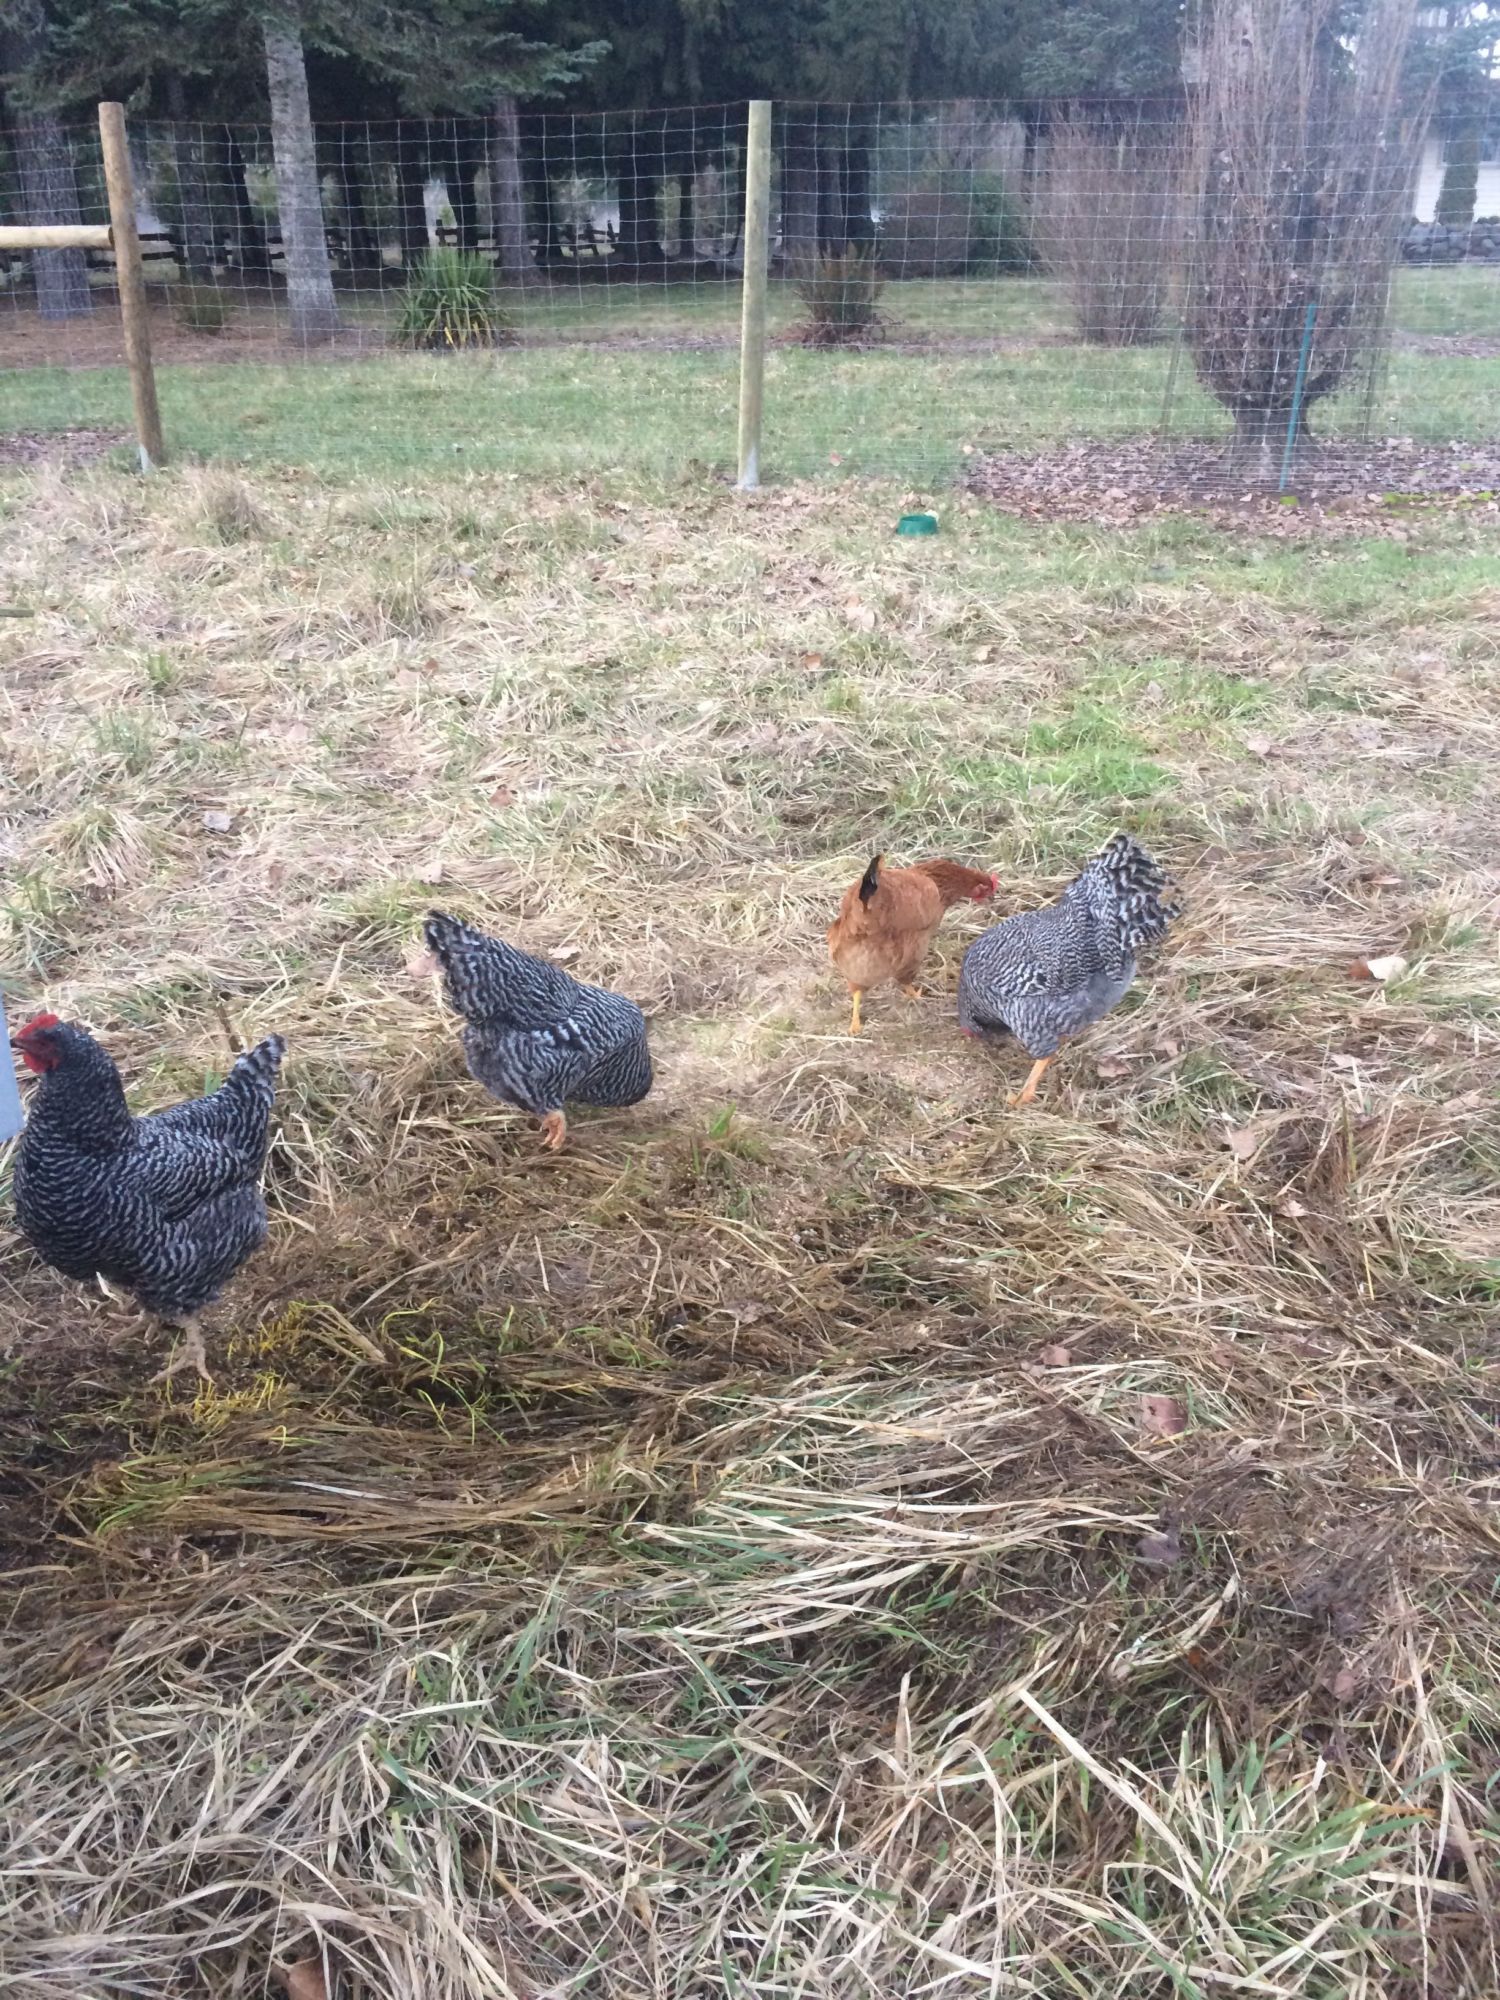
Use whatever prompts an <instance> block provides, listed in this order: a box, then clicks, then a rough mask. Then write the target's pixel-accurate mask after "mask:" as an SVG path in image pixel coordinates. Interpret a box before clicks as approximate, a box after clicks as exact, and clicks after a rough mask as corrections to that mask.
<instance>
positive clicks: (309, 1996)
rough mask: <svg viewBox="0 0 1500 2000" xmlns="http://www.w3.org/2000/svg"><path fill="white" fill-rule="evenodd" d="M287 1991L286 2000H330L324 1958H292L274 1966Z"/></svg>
mask: <svg viewBox="0 0 1500 2000" xmlns="http://www.w3.org/2000/svg"><path fill="white" fill-rule="evenodd" d="M273 1970H274V1973H275V1976H276V1978H277V1979H279V1980H280V1981H281V1984H282V1986H283V1987H284V1988H285V1991H286V2000H328V1981H327V1980H326V1979H325V1978H324V1976H323V1960H322V1958H321V1957H318V1958H298V1959H292V1960H289V1961H286V1962H283V1963H282V1964H279V1965H277V1966H275V1967H274V1968H273Z"/></svg>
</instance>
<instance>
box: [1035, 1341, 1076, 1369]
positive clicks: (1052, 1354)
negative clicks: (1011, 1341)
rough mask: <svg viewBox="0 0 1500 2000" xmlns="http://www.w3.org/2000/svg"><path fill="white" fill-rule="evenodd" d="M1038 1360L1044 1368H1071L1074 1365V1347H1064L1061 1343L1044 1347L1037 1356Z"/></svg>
mask: <svg viewBox="0 0 1500 2000" xmlns="http://www.w3.org/2000/svg"><path fill="white" fill-rule="evenodd" d="M1037 1360H1038V1361H1040V1362H1041V1364H1042V1366H1043V1367H1044V1368H1070V1367H1071V1366H1072V1365H1073V1353H1072V1349H1071V1348H1067V1347H1063V1346H1061V1345H1060V1344H1059V1345H1057V1346H1054V1347H1044V1348H1043V1349H1042V1351H1041V1353H1040V1354H1039V1355H1038V1356H1037Z"/></svg>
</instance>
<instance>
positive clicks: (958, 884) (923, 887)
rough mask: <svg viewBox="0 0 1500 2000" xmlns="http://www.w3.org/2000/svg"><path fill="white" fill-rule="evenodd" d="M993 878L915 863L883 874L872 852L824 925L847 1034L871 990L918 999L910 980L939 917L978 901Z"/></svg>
mask: <svg viewBox="0 0 1500 2000" xmlns="http://www.w3.org/2000/svg"><path fill="white" fill-rule="evenodd" d="M994 893H995V878H994V876H993V875H986V874H984V873H982V872H981V870H979V869H977V868H965V867H964V866H963V864H962V862H958V861H919V862H917V863H916V865H915V866H914V867H911V868H887V867H886V865H885V856H884V855H883V854H877V855H876V856H875V858H874V860H873V861H872V862H871V863H870V865H869V867H868V868H867V869H866V870H865V872H864V874H863V875H862V876H861V877H860V879H859V881H857V882H853V883H851V884H850V886H849V887H848V888H847V889H846V890H845V891H844V900H843V901H842V903H840V905H839V913H838V915H837V916H836V917H835V918H834V920H833V922H832V923H831V924H830V925H829V926H828V953H829V956H830V957H831V958H832V960H833V962H834V964H835V965H836V966H837V967H838V969H839V971H840V972H841V973H843V975H844V977H845V979H847V980H848V982H849V991H850V994H851V995H852V996H853V1011H852V1012H851V1014H850V1017H849V1032H850V1034H851V1035H857V1034H858V1033H859V1031H860V1027H861V1025H862V1024H861V1021H860V1011H859V1010H860V1002H861V1000H862V999H863V998H864V996H865V994H866V993H869V992H871V991H872V990H873V989H874V988H875V987H877V986H886V985H896V986H899V987H900V988H901V990H902V992H903V993H904V994H906V996H907V998H908V999H910V1000H919V999H920V998H921V997H922V996H921V989H920V988H919V987H918V985H917V983H916V981H917V974H918V973H919V972H920V971H921V970H922V967H923V964H924V963H925V962H926V958H927V953H928V950H929V949H930V947H931V944H932V940H933V937H934V936H935V934H936V932H937V927H938V925H939V924H940V923H941V922H942V921H943V912H944V911H945V910H951V909H952V908H953V906H954V904H955V903H965V902H972V903H986V902H988V901H989V899H990V897H991V896H993V895H994Z"/></svg>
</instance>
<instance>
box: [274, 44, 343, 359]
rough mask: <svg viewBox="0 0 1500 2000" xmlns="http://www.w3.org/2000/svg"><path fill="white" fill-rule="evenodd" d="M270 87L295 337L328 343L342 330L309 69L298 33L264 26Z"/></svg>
mask: <svg viewBox="0 0 1500 2000" xmlns="http://www.w3.org/2000/svg"><path fill="white" fill-rule="evenodd" d="M261 30H262V33H263V35H264V37H265V44H266V84H267V87H268V89H269V91H270V97H271V147H272V151H273V152H274V154H275V156H276V208H277V213H278V216H279V218H280V221H281V249H282V254H283V256H284V257H285V259H286V297H287V305H288V306H289V308H290V309H291V317H292V332H293V333H294V334H295V335H296V336H297V338H298V339H299V340H302V341H314V340H326V339H328V337H329V336H330V334H333V333H336V332H337V331H338V323H339V316H338V308H337V306H336V305H335V304H334V299H333V273H332V271H331V270H330V269H329V264H328V236H327V233H326V230H325V226H324V222H323V194H322V190H321V188H320V187H319V185H318V157H317V148H316V146H315V145H314V143H313V129H312V114H311V112H310V111H309V109H308V104H307V65H306V63H305V61H304V60H303V55H302V37H301V35H300V34H299V33H298V32H297V31H296V29H294V28H284V27H278V26H277V25H276V24H275V23H274V22H272V21H269V20H268V21H264V22H262V24H261Z"/></svg>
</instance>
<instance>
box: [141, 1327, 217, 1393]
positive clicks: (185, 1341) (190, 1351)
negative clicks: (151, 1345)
mask: <svg viewBox="0 0 1500 2000" xmlns="http://www.w3.org/2000/svg"><path fill="white" fill-rule="evenodd" d="M180 1331H181V1334H182V1345H181V1347H179V1348H178V1350H177V1352H176V1353H175V1354H174V1355H173V1356H172V1359H171V1360H170V1361H169V1362H168V1363H167V1365H166V1367H165V1368H158V1369H157V1371H156V1373H155V1374H154V1375H153V1376H152V1377H151V1380H152V1382H153V1383H156V1382H168V1381H170V1380H171V1378H172V1377H173V1376H174V1375H176V1374H179V1373H180V1372H181V1371H182V1370H183V1369H184V1368H195V1369H196V1370H197V1371H198V1373H199V1374H200V1375H201V1376H202V1378H203V1380H204V1381H205V1382H207V1383H208V1384H209V1386H210V1387H212V1385H213V1379H214V1378H213V1376H212V1375H210V1374H209V1372H208V1358H207V1356H206V1355H205V1354H204V1352H203V1330H202V1328H201V1327H200V1326H199V1325H198V1323H197V1321H196V1320H184V1321H183V1323H182V1326H181V1328H180Z"/></svg>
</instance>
